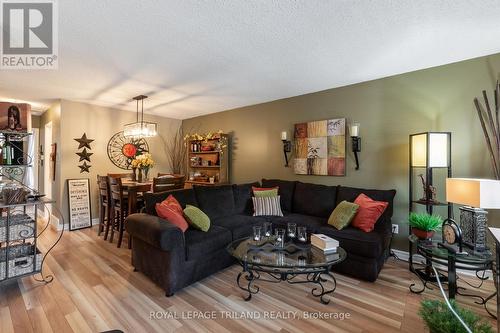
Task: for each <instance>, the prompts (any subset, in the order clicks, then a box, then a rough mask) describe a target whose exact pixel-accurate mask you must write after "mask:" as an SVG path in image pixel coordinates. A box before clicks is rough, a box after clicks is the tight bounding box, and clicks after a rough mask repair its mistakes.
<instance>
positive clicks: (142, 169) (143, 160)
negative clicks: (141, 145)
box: [132, 153, 155, 183]
mask: <svg viewBox="0 0 500 333" xmlns="http://www.w3.org/2000/svg"><path fill="white" fill-rule="evenodd" d="M154 164H155V162H154V160H153V158H152V156H151V154H150V153H145V154H142V155H139V156H137V157H136V158H135V159H134V160H133V161H132V168H133V167H136V168H137V171H138V173H137V181H138V182H139V183H141V182H143V181H145V180H148V176H149V170H150V169H151V168H152V167H153V166H154Z"/></svg>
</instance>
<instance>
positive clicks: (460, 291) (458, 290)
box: [409, 264, 497, 319]
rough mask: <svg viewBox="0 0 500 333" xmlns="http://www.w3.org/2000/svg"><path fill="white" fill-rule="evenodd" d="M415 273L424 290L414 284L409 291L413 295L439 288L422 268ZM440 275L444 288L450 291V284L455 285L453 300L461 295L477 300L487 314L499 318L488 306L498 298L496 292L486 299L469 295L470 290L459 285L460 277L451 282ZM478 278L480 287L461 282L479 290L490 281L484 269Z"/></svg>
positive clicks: (446, 277) (477, 272) (477, 274)
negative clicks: (485, 282)
mask: <svg viewBox="0 0 500 333" xmlns="http://www.w3.org/2000/svg"><path fill="white" fill-rule="evenodd" d="M424 265H425V264H424ZM479 272H483V274H482V275H481V276H480V275H479ZM413 273H414V274H415V275H416V276H417V277H418V278H419V280H420V283H421V284H422V288H420V289H417V288H416V286H417V284H416V283H412V284H411V285H410V287H409V289H410V291H411V292H412V293H415V294H420V293H422V292H423V291H424V290H425V289H429V290H432V288H431V287H430V286H429V285H432V286H435V287H436V288H438V285H437V282H436V277H435V276H433V275H432V276H426V274H425V270H424V269H422V268H415V269H414V270H413ZM438 274H439V279H440V281H441V282H442V283H443V284H444V285H443V287H448V289H449V288H450V286H449V283H450V282H451V283H452V284H454V286H453V287H452V288H454V289H455V292H454V293H453V297H451V296H452V295H449V296H450V298H452V299H453V298H455V295H460V296H464V297H472V298H477V299H478V301H474V303H476V304H478V305H482V306H483V307H484V309H485V310H486V312H487V313H488V314H489V315H490V316H491V317H493V318H495V319H497V316H496V315H495V314H493V313H492V312H491V311H490V310H489V309H488V306H487V305H488V302H489V301H490V300H492V299H494V297H495V296H496V294H497V293H496V292H494V293H493V294H491V295H489V296H488V297H486V298H484V297H483V296H481V295H477V294H469V293H467V292H466V291H467V290H468V289H467V288H464V287H461V286H458V285H457V282H458V280H460V278H459V277H458V276H454V277H452V279H450V280H449V279H448V276H446V275H445V274H443V273H441V272H440V271H439V270H438ZM455 274H456V273H455ZM476 277H477V278H478V279H479V280H480V281H481V282H480V283H479V285H477V286H475V285H473V284H471V283H469V282H467V281H465V280H463V279H461V280H463V281H464V282H465V283H466V284H467V285H469V286H470V287H472V288H475V289H479V288H481V287H482V285H483V283H484V281H486V280H488V277H485V270H483V269H480V270H477V271H476ZM445 290H446V289H445Z"/></svg>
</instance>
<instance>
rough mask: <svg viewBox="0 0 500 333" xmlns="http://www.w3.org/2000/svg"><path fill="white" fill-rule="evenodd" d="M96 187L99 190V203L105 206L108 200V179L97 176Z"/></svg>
mask: <svg viewBox="0 0 500 333" xmlns="http://www.w3.org/2000/svg"><path fill="white" fill-rule="evenodd" d="M97 186H98V188H99V202H100V204H101V205H102V204H105V203H107V202H108V199H109V183H108V177H106V176H99V175H97Z"/></svg>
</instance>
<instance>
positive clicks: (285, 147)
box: [281, 131, 292, 168]
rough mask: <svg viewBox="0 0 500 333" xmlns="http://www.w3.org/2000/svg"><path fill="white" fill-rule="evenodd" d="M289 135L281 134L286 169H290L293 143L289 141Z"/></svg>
mask: <svg viewBox="0 0 500 333" xmlns="http://www.w3.org/2000/svg"><path fill="white" fill-rule="evenodd" d="M287 136H288V133H287V132H286V131H284V132H281V141H283V154H284V155H285V167H286V168H288V166H289V165H288V153H290V152H291V151H292V141H290V140H287V139H288V138H287Z"/></svg>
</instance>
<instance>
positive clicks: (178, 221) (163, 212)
mask: <svg viewBox="0 0 500 333" xmlns="http://www.w3.org/2000/svg"><path fill="white" fill-rule="evenodd" d="M156 213H157V214H158V216H159V217H161V218H162V219H165V220H168V221H169V222H170V223H172V224H174V225H176V226H177V227H179V229H181V230H182V232H186V230H187V228H188V227H189V224H188V223H187V221H186V219H185V218H184V216H183V215H182V213H179V212H178V211H177V210H176V209H175V208H172V207H168V206H166V205H163V204H159V203H157V204H156Z"/></svg>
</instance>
